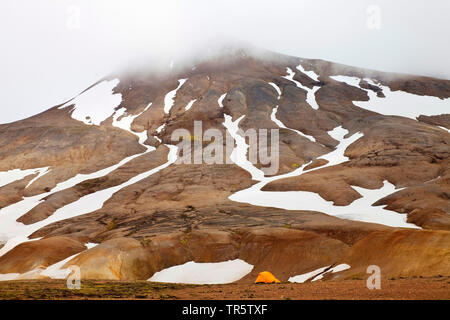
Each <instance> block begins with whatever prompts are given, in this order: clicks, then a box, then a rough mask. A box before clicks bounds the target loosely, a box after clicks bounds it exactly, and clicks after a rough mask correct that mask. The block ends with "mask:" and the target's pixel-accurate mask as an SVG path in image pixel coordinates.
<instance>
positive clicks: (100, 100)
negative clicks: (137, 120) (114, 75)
mask: <svg viewBox="0 0 450 320" xmlns="http://www.w3.org/2000/svg"><path fill="white" fill-rule="evenodd" d="M118 84H119V79H114V80H110V81H106V80H105V81H102V82H100V83H98V84H96V85H95V86H93V87H92V88H90V89H88V90H86V91H85V92H83V93H81V94H80V95H78V96H77V97H75V98H74V99H72V100H70V101H69V102H67V103H66V104H64V105H63V106H61V107H59V108H58V109H63V108H67V107H69V106H71V105H75V106H74V107H73V108H72V109H71V112H72V118H74V119H75V120H78V121H81V122H84V123H85V124H87V125H97V126H99V125H100V123H102V122H103V121H105V120H106V119H108V118H109V117H110V116H112V115H113V113H114V111H115V108H116V107H118V106H119V105H120V103H121V102H122V94H120V93H116V94H113V89H114V88H115V87H116V86H117V85H118Z"/></svg>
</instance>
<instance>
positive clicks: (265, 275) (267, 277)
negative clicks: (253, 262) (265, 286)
mask: <svg viewBox="0 0 450 320" xmlns="http://www.w3.org/2000/svg"><path fill="white" fill-rule="evenodd" d="M255 283H280V280H278V279H277V278H275V276H274V275H273V274H272V273H270V272H269V271H264V272H261V273H260V274H258V277H257V278H256V281H255Z"/></svg>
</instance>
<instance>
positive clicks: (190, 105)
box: [184, 99, 197, 111]
mask: <svg viewBox="0 0 450 320" xmlns="http://www.w3.org/2000/svg"><path fill="white" fill-rule="evenodd" d="M195 101H197V99H194V100H191V101H190V102H189V103H188V104H187V105H186V107H184V110H186V111H188V110H189V109H190V108H191V107H192V105H193V104H194V102H195Z"/></svg>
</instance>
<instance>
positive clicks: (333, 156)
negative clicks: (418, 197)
mask: <svg viewBox="0 0 450 320" xmlns="http://www.w3.org/2000/svg"><path fill="white" fill-rule="evenodd" d="M347 133H348V131H347V130H346V129H343V128H342V127H337V128H334V129H333V130H331V131H329V132H328V134H329V135H330V136H331V137H333V138H334V139H336V140H338V141H340V143H339V145H338V146H337V147H336V149H335V150H334V151H332V152H330V153H328V154H326V155H323V156H321V157H320V158H319V159H326V160H328V161H329V162H328V163H327V164H326V165H324V166H322V167H318V168H315V169H312V170H309V171H307V172H311V171H313V170H319V169H322V168H325V167H328V166H334V165H338V164H340V163H343V162H345V161H347V160H348V158H347V157H346V156H344V153H345V150H346V149H347V147H348V146H349V145H350V144H352V143H353V142H355V141H356V140H358V139H359V138H361V137H362V134H361V133H356V134H353V135H352V136H350V137H348V138H344V136H345V135H346V134H347ZM241 143H242V142H241ZM243 143H245V141H244V142H243ZM238 148H239V149H240V151H239V152H240V153H243V152H246V150H247V149H246V148H245V147H243V146H239V143H238V147H236V149H238ZM236 149H235V150H236ZM235 150H234V151H235ZM234 151H233V152H234ZM244 155H245V153H244ZM240 158H242V159H241V160H240V161H237V162H236V161H234V160H233V159H232V160H233V161H234V162H235V163H236V164H237V165H238V166H240V167H241V168H243V169H244V170H247V171H248V172H250V173H251V174H252V177H253V176H256V173H257V171H256V170H258V169H256V168H255V167H254V166H253V165H252V164H251V163H250V162H249V161H246V162H245V161H244V159H245V160H246V157H245V156H241V157H240ZM307 165H308V164H305V165H303V166H302V167H300V168H298V169H296V170H294V171H292V172H289V173H287V174H283V175H279V176H275V177H264V176H257V177H258V179H255V180H258V181H260V182H259V183H257V184H255V185H253V186H251V187H250V188H248V189H244V190H241V191H238V192H236V193H234V194H232V195H231V196H230V197H229V199H230V200H232V201H236V202H241V203H248V204H252V205H255V206H262V207H275V208H281V209H286V210H310V211H319V212H323V213H326V214H328V215H331V216H335V217H338V218H343V219H349V220H356V221H363V222H372V223H379V224H383V225H387V226H393V227H405V228H418V227H417V226H416V225H414V224H411V223H407V222H406V218H407V217H406V215H402V214H398V213H396V212H393V211H389V210H385V209H383V208H382V207H380V206H377V207H375V206H372V204H373V203H374V202H376V201H377V200H379V199H381V198H384V197H386V196H387V195H389V194H392V193H394V192H396V191H398V190H396V189H395V186H394V185H392V184H391V183H389V182H388V181H384V185H383V187H382V188H381V189H376V190H370V189H364V188H360V187H356V186H353V188H354V189H355V190H356V191H357V192H359V193H360V194H361V196H362V197H361V198H360V199H357V200H355V201H353V202H352V203H351V204H350V205H348V206H335V205H334V204H333V202H331V201H326V200H325V199H323V198H322V197H321V196H320V195H318V194H317V193H314V192H308V191H270V192H268V191H262V190H261V189H262V188H263V187H264V186H265V185H266V184H268V183H270V182H272V181H275V180H279V179H283V178H288V177H295V176H300V175H301V174H303V173H304V172H303V169H304V168H305V167H306V166H307ZM250 166H251V167H250Z"/></svg>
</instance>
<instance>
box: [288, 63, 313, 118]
mask: <svg viewBox="0 0 450 320" xmlns="http://www.w3.org/2000/svg"><path fill="white" fill-rule="evenodd" d="M286 71H287V73H288V74H287V75H286V76H284V77H283V78H285V79H287V80H289V81H292V82H294V83H295V84H296V85H297V87H298V88H301V89H303V90H305V91H306V102H307V103H308V104H309V105H310V106H311V108H313V109H315V110H318V109H319V105H318V104H317V101H316V91H317V90H319V89H320V87H318V86H315V87H313V88H312V89H310V88H308V87H307V86H304V85H302V84H301V83H300V82H298V81H297V80H294V76H295V72H294V71H292V69H291V68H286Z"/></svg>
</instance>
